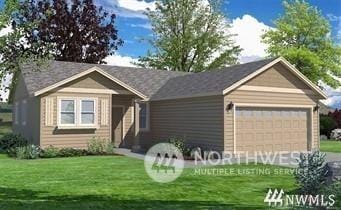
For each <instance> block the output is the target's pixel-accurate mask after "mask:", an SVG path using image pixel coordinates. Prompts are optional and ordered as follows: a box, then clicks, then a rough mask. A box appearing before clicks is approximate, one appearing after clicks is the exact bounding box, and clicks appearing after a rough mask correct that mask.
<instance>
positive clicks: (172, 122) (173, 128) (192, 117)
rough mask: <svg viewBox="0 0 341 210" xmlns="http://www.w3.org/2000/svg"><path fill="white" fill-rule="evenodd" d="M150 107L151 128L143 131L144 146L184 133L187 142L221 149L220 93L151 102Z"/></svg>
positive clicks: (221, 98)
mask: <svg viewBox="0 0 341 210" xmlns="http://www.w3.org/2000/svg"><path fill="white" fill-rule="evenodd" d="M150 111H151V115H150V122H151V132H150V133H144V134H143V135H144V136H145V137H144V138H143V137H142V138H141V144H142V146H143V147H150V146H151V145H153V144H155V143H157V142H162V141H166V140H167V139H169V138H171V137H184V138H185V139H186V144H188V145H190V146H200V147H202V148H204V149H206V150H207V149H213V150H217V151H222V150H223V97H222V96H211V97H200V98H188V99H179V100H166V101H156V102H151V103H150ZM146 138H150V140H149V141H148V139H146Z"/></svg>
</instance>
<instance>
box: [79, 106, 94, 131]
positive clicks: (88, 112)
mask: <svg viewBox="0 0 341 210" xmlns="http://www.w3.org/2000/svg"><path fill="white" fill-rule="evenodd" d="M81 124H91V125H92V124H95V100H81Z"/></svg>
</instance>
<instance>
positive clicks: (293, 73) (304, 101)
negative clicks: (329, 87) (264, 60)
mask: <svg viewBox="0 0 341 210" xmlns="http://www.w3.org/2000/svg"><path fill="white" fill-rule="evenodd" d="M223 93H224V94H225V95H224V107H225V112H224V151H225V152H232V153H248V154H249V155H250V154H251V155H252V154H255V153H260V152H263V153H264V152H302V151H311V150H317V149H319V144H320V143H319V135H320V134H319V107H318V104H319V100H321V99H325V98H326V96H325V95H324V94H323V92H321V90H319V89H318V87H316V86H315V85H314V84H312V83H311V82H310V81H309V80H307V78H305V77H304V76H303V75H302V74H301V73H300V72H298V71H297V70H296V69H295V68H294V67H292V66H291V65H290V64H289V63H287V62H286V61H285V60H280V61H279V62H277V63H273V64H271V65H268V66H264V67H263V68H261V69H260V70H258V71H256V72H254V73H252V74H251V75H249V76H247V77H245V78H244V79H242V80H240V81H238V82H237V83H235V84H234V85H232V86H230V87H229V88H227V89H226V90H224V92H223Z"/></svg>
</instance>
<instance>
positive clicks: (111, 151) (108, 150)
mask: <svg viewBox="0 0 341 210" xmlns="http://www.w3.org/2000/svg"><path fill="white" fill-rule="evenodd" d="M114 153H115V146H114V145H113V144H112V143H108V144H107V145H106V147H105V154H108V155H112V154H114Z"/></svg>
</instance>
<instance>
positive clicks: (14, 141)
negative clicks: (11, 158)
mask: <svg viewBox="0 0 341 210" xmlns="http://www.w3.org/2000/svg"><path fill="white" fill-rule="evenodd" d="M27 144H28V142H27V140H26V139H25V138H24V137H23V136H22V135H20V134H14V133H7V134H5V135H4V136H3V137H1V138H0V148H1V149H2V150H4V151H8V150H12V151H13V148H14V149H15V148H17V147H22V146H26V145H27ZM11 148H12V149H11Z"/></svg>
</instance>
